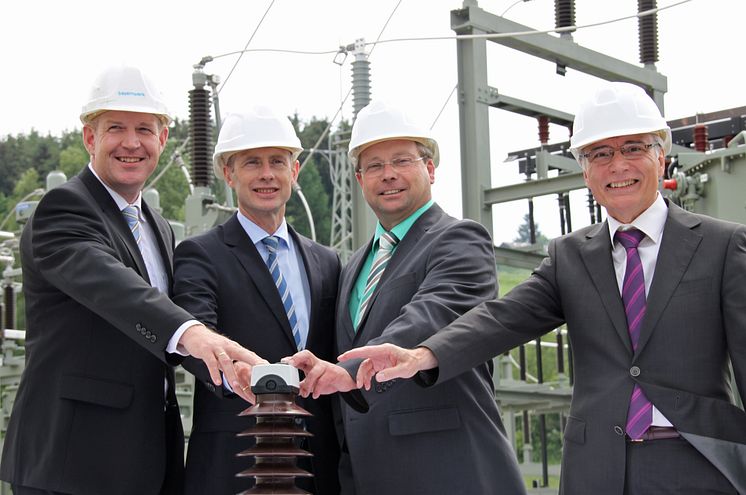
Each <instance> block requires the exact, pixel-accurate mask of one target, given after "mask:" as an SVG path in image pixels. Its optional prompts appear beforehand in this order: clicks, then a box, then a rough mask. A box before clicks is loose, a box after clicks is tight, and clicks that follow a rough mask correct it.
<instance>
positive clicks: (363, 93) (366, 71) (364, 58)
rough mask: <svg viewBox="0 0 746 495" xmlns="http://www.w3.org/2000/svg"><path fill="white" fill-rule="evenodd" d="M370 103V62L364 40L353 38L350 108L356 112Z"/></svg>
mask: <svg viewBox="0 0 746 495" xmlns="http://www.w3.org/2000/svg"><path fill="white" fill-rule="evenodd" d="M368 103H370V62H368V54H367V53H365V42H364V41H363V40H362V39H359V40H355V61H354V62H352V110H353V112H354V114H355V115H356V116H357V113H358V112H359V111H360V110H362V109H363V108H364V107H365V106H366V105H367V104H368Z"/></svg>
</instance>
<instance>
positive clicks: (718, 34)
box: [0, 0, 746, 243]
mask: <svg viewBox="0 0 746 495" xmlns="http://www.w3.org/2000/svg"><path fill="white" fill-rule="evenodd" d="M678 2H679V0H658V7H665V6H668V5H673V4H676V3H678ZM270 4H271V0H251V1H247V0H244V1H229V0H212V1H210V2H194V1H191V0H184V1H178V2H177V1H163V0H162V1H157V0H147V1H145V0H130V1H128V2H118V3H114V2H101V1H95V2H94V1H81V0H69V1H66V2H56V1H40V0H24V1H4V2H2V4H1V5H0V18H1V19H2V21H3V22H2V24H3V27H2V29H0V61H1V63H2V77H0V95H2V96H0V98H1V99H2V104H1V105H0V136H5V135H8V134H11V135H15V134H18V133H28V132H29V131H30V130H31V129H36V130H38V131H39V132H42V133H47V132H50V133H52V134H59V133H60V132H61V131H62V130H65V129H74V128H78V127H80V123H79V121H78V114H79V113H80V108H81V105H82V104H83V102H84V100H85V98H86V94H87V92H88V88H89V86H90V84H91V82H92V80H93V78H94V77H95V75H96V74H97V73H98V72H100V70H101V69H102V68H103V67H105V66H107V65H111V64H117V63H130V64H135V65H140V66H141V67H142V68H144V69H145V70H146V71H147V72H149V73H150V74H151V75H152V77H153V78H154V79H155V80H156V81H157V82H158V83H159V86H161V88H162V90H163V91H164V92H165V93H166V95H167V101H168V102H169V104H170V105H171V107H172V108H173V113H175V115H176V116H178V117H181V118H187V117H188V102H187V92H188V91H189V90H190V89H191V88H192V78H191V76H192V72H193V65H194V64H196V63H197V62H199V61H200V60H201V59H202V58H203V57H205V56H213V57H218V56H220V55H223V54H227V53H230V52H235V51H239V50H241V49H243V47H244V46H245V45H246V43H247V41H248V40H249V38H250V36H251V34H252V33H253V32H254V30H255V28H256V27H257V25H258V24H259V21H260V19H261V17H262V15H264V13H265V11H267V8H268V7H269V6H270ZM397 4H399V6H398V8H396V7H397ZM514 4H515V5H514ZM461 6H462V1H460V0H402V1H401V2H399V0H367V1H362V0H316V1H310V0H275V2H274V4H272V6H271V8H270V9H269V12H268V13H267V15H266V18H265V19H264V21H263V22H262V23H261V25H260V27H259V29H258V31H257V33H256V36H255V37H254V39H253V40H252V41H251V43H250V44H249V49H281V50H295V51H314V52H334V51H335V50H337V49H338V47H339V46H340V45H347V44H350V43H353V42H354V41H355V39H357V38H364V39H365V40H366V41H368V42H372V41H375V39H376V38H377V37H378V35H379V33H380V32H381V29H382V28H383V26H384V24H385V22H386V20H387V19H388V17H389V16H390V15H391V13H392V11H394V9H395V8H396V11H395V12H394V14H393V17H392V18H391V21H390V23H389V24H388V26H387V27H386V29H385V30H384V32H383V34H382V35H381V39H382V40H390V39H399V38H424V37H434V36H453V35H454V32H453V31H452V30H451V28H450V11H451V10H452V9H457V8H460V7H461ZM479 6H480V7H481V8H483V9H485V10H487V11H489V12H491V13H493V14H497V15H500V14H502V13H503V12H504V11H505V10H506V9H509V10H508V12H507V14H506V15H505V16H506V17H508V18H510V19H512V20H514V21H516V22H519V23H521V24H524V25H527V26H529V27H531V28H534V29H538V30H545V29H552V28H553V27H554V2H553V1H552V0H531V1H528V2H516V1H515V0H490V1H485V0H482V1H480V2H479ZM636 11H637V2H636V1H635V0H606V1H599V0H576V24H577V25H578V26H582V25H587V24H591V23H596V22H601V21H606V20H613V19H617V18H621V17H626V16H630V15H633V14H635V13H636ZM744 19H746V1H744V0H691V1H689V2H686V3H682V4H680V5H678V6H674V7H672V8H670V9H667V10H664V11H662V12H660V13H659V14H658V26H659V53H660V62H659V63H658V64H657V67H658V70H659V71H660V72H661V73H662V74H664V75H665V76H667V77H668V87H669V91H668V93H667V95H666V98H665V110H666V118H668V119H674V118H680V117H685V116H690V115H694V114H695V113H699V112H712V111H717V110H723V109H726V108H731V107H738V106H743V105H746V97H745V96H744V91H743V89H742V88H743V87H744V80H743V76H742V74H743V64H744V62H743V48H742V46H743V43H742V38H741V35H742V34H743V30H744V26H743V23H744ZM574 39H575V41H576V42H577V43H579V44H581V45H583V46H585V47H587V48H591V49H593V50H596V51H599V52H603V53H606V54H608V55H611V56H614V57H617V58H620V59H622V60H624V61H626V62H630V63H637V62H638V57H639V55H638V50H639V49H638V41H637V39H638V38H637V20H636V19H629V20H624V21H621V22H617V23H613V24H608V25H604V26H601V27H594V28H588V29H581V30H579V31H577V32H576V33H575V34H574ZM455 45H456V42H455V41H454V40H439V41H399V42H391V43H382V44H379V45H377V47H376V48H375V49H373V52H372V54H371V57H370V62H371V73H372V94H373V98H374V99H375V98H382V99H386V100H388V101H390V102H392V103H395V104H398V105H401V106H405V107H406V108H407V109H408V111H409V113H411V114H412V115H413V116H414V117H415V118H416V119H417V120H419V121H420V122H422V123H423V124H425V125H427V126H430V125H431V124H432V123H433V122H434V121H435V119H436V116H437V115H438V113H439V112H440V110H441V107H443V105H444V104H445V109H444V111H443V113H442V115H441V116H440V118H439V119H438V120H437V122H436V123H435V126H434V127H433V131H434V133H435V136H436V138H437V139H438V141H439V143H440V146H441V154H442V160H441V165H440V167H439V168H438V170H437V171H436V184H435V186H434V195H435V199H436V201H438V202H439V203H441V204H442V205H443V206H444V207H445V209H446V210H447V211H449V212H450V213H452V214H453V215H455V216H461V193H460V188H459V185H460V171H459V166H460V165H459V141H458V105H457V102H456V99H455V95H454V96H452V97H451V98H450V99H448V96H449V94H451V91H452V89H453V87H454V86H455V85H456V80H457V73H456V52H455ZM236 59H237V55H232V56H225V57H219V58H216V59H215V60H214V61H213V62H210V63H208V64H207V66H206V68H205V71H206V72H207V73H210V74H216V75H219V76H220V77H221V78H222V79H223V80H224V81H225V80H226V79H227V81H226V83H225V86H224V87H223V88H222V90H221V93H220V102H221V107H222V111H223V114H226V113H229V112H231V111H240V110H241V109H242V108H246V107H247V106H249V105H251V104H254V103H264V104H269V105H272V106H274V107H275V108H277V109H278V110H279V111H281V112H284V113H286V114H293V113H295V112H297V113H298V115H299V116H300V117H301V118H302V119H305V120H307V119H310V118H311V117H313V116H316V117H319V118H331V117H332V116H334V114H335V113H336V112H337V108H338V107H339V105H340V102H341V100H342V98H343V97H344V95H346V94H347V91H348V90H349V87H350V82H351V70H350V62H351V61H352V56H349V57H347V59H346V60H345V61H344V63H343V64H342V65H337V64H335V63H334V54H332V53H330V54H324V55H307V54H306V55H304V54H294V53H280V52H273V51H261V52H250V53H246V54H244V55H243V57H242V58H241V60H240V61H239V63H238V65H237V66H236V68H235V71H234V72H233V74H232V75H231V76H230V78H228V74H229V72H230V70H231V67H233V65H234V63H235V62H236ZM488 59H489V60H488V71H489V84H490V86H493V87H495V88H497V89H498V90H499V91H500V93H502V94H505V95H508V96H513V97H517V98H521V99H524V100H530V101H535V102H537V103H540V104H542V105H546V106H549V107H553V108H557V109H559V110H562V111H565V112H569V113H573V112H574V111H575V108H576V106H577V102H578V101H579V99H580V98H581V97H582V95H583V94H584V93H586V92H587V91H589V90H590V89H591V88H592V87H593V86H594V84H597V83H598V81H595V80H594V79H593V78H591V77H588V76H585V75H584V74H579V73H577V72H573V71H571V70H568V73H567V75H566V76H565V77H560V76H557V75H555V67H554V64H551V63H548V62H545V61H543V60H539V59H536V58H533V57H530V56H528V55H524V54H521V53H518V52H514V51H512V50H510V49H507V48H503V47H502V46H500V45H498V44H496V43H488ZM446 102H447V103H446ZM351 114H352V107H351V99H350V101H348V103H347V104H346V105H345V106H344V107H343V111H342V116H343V117H345V118H349V117H351ZM490 133H491V136H492V142H491V153H492V160H493V185H502V184H509V183H514V182H517V181H520V180H522V179H521V177H520V176H519V175H518V174H517V163H516V164H503V163H502V162H503V160H504V159H505V157H506V155H507V154H508V152H510V151H512V150H518V149H522V148H526V147H532V146H537V145H538V131H537V126H536V121H535V120H534V119H529V118H526V117H521V116H516V115H513V114H510V113H507V112H504V111H500V110H491V113H490ZM567 138H568V135H567V131H565V130H564V129H560V128H555V127H552V128H551V133H550V142H559V141H564V140H566V139H567ZM582 196H583V193H582V192H578V193H576V194H575V195H574V198H575V200H576V202H578V204H581V203H582ZM536 204H537V220H538V222H539V225H540V228H541V230H542V231H543V232H544V233H545V234H546V235H548V236H549V237H553V236H556V235H558V234H559V220H558V217H557V209H556V200H555V197H546V198H541V199H538V200H537V203H536ZM525 211H526V205H525V201H520V202H515V203H512V204H508V205H504V206H500V207H497V208H496V210H495V217H496V218H499V221H498V222H497V223H496V226H495V231H494V237H495V241H496V242H497V243H500V242H503V241H510V240H512V239H513V237H515V233H516V229H517V226H518V225H519V224H520V223H521V219H522V216H523V214H524V213H525ZM587 223H588V214H587V212H586V210H585V209H583V208H581V207H575V208H574V210H573V227H574V228H578V227H580V226H582V225H586V224H587Z"/></svg>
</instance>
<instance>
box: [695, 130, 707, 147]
mask: <svg viewBox="0 0 746 495" xmlns="http://www.w3.org/2000/svg"><path fill="white" fill-rule="evenodd" d="M694 149H695V150H697V151H699V152H702V153H704V152H705V151H707V126H706V125H705V124H695V125H694Z"/></svg>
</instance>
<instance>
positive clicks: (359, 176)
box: [355, 172, 363, 187]
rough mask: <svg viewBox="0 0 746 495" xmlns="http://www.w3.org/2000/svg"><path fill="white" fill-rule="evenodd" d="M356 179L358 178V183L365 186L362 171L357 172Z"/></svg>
mask: <svg viewBox="0 0 746 495" xmlns="http://www.w3.org/2000/svg"><path fill="white" fill-rule="evenodd" d="M355 179H357V183H358V184H360V187H363V175H362V174H361V173H360V172H355Z"/></svg>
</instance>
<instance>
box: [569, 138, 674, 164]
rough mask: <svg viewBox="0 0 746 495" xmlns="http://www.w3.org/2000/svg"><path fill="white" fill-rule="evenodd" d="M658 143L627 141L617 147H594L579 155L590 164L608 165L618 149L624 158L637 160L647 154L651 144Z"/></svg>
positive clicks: (655, 144) (656, 144)
mask: <svg viewBox="0 0 746 495" xmlns="http://www.w3.org/2000/svg"><path fill="white" fill-rule="evenodd" d="M658 144H659V143H650V144H645V143H627V144H623V145H621V146H620V147H619V148H612V147H611V146H601V147H600V148H594V149H592V150H591V151H589V152H588V153H583V154H581V155H580V157H581V158H585V159H586V160H588V163H590V164H591V165H601V166H603V165H608V164H609V163H611V160H612V159H613V158H614V153H616V152H617V151H619V153H621V154H622V156H623V157H624V158H626V159H627V160H639V159H641V158H643V157H645V156H646V155H647V154H648V150H649V149H650V148H652V147H653V146H658Z"/></svg>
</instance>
